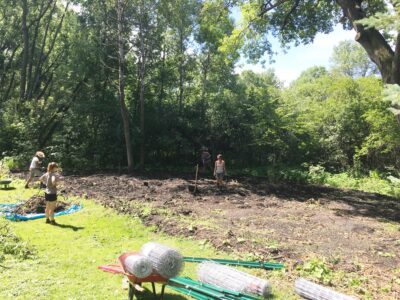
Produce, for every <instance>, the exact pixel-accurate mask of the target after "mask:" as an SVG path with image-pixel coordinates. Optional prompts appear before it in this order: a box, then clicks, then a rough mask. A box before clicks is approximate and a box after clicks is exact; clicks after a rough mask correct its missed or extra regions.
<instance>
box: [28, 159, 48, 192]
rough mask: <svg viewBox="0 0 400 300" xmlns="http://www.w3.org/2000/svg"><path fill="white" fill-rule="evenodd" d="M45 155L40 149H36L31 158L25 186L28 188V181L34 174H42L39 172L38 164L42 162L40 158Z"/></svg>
mask: <svg viewBox="0 0 400 300" xmlns="http://www.w3.org/2000/svg"><path fill="white" fill-rule="evenodd" d="M44 157H45V155H44V153H43V152H42V151H37V152H36V153H35V156H34V157H33V158H32V161H31V164H30V166H29V175H28V178H27V180H26V184H25V188H26V189H27V188H29V183H30V182H31V181H32V180H33V178H35V177H36V176H40V175H42V174H41V172H40V165H41V164H42V159H43V158H44Z"/></svg>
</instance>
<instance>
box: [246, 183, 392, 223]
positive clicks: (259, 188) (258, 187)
mask: <svg viewBox="0 0 400 300" xmlns="http://www.w3.org/2000/svg"><path fill="white" fill-rule="evenodd" d="M240 183H241V184H242V186H243V188H244V189H245V190H246V189H247V190H249V191H250V192H252V193H254V194H256V195H259V196H270V195H274V196H276V197H277V198H280V199H281V200H286V201H299V202H306V201H309V200H310V199H313V200H316V201H319V202H320V204H322V205H323V204H327V203H329V202H331V201H335V202H338V203H343V204H345V205H347V207H346V206H343V208H337V209H335V210H336V213H337V214H338V215H350V216H363V217H371V218H376V219H383V220H386V221H394V222H400V200H399V199H397V198H395V197H391V196H386V195H381V194H377V193H367V192H362V191H358V190H351V189H338V188H334V187H325V186H318V185H299V184H282V183H280V184H272V183H267V182H266V181H264V183H262V184H261V183H257V182H254V180H251V179H250V180H249V179H244V180H241V182H240Z"/></svg>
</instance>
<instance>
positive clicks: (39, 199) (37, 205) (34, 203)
mask: <svg viewBox="0 0 400 300" xmlns="http://www.w3.org/2000/svg"><path fill="white" fill-rule="evenodd" d="M70 206H71V204H70V203H66V202H63V201H57V205H56V209H55V212H59V211H63V210H66V209H67V208H68V207H70ZM45 209H46V200H44V196H38V195H36V196H33V197H31V198H29V199H28V200H27V201H25V202H24V203H22V204H20V205H19V206H17V208H16V209H15V210H14V213H16V214H19V215H27V214H40V213H44V211H45Z"/></svg>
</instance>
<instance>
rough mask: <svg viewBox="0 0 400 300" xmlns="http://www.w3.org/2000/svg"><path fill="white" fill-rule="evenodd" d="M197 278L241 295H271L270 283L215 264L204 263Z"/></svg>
mask: <svg viewBox="0 0 400 300" xmlns="http://www.w3.org/2000/svg"><path fill="white" fill-rule="evenodd" d="M197 276H198V278H199V280H200V281H201V282H203V283H208V284H212V285H215V286H218V287H220V288H223V289H227V290H232V291H236V292H240V293H247V294H256V295H260V296H262V297H264V298H267V297H268V296H269V295H270V294H271V286H270V284H269V282H268V281H266V280H263V279H260V278H258V277H256V276H253V275H250V274H248V273H245V272H241V271H239V270H236V269H234V268H231V267H227V266H223V265H220V264H217V263H214V262H209V261H205V262H202V263H201V264H200V265H199V266H198V268H197Z"/></svg>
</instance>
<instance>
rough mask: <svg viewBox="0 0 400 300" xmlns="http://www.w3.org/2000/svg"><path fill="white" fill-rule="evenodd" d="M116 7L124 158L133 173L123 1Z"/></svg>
mask: <svg viewBox="0 0 400 300" xmlns="http://www.w3.org/2000/svg"><path fill="white" fill-rule="evenodd" d="M117 1H118V2H117V3H118V7H117V13H118V62H119V64H118V97H119V103H120V106H121V116H122V122H123V125H124V135H125V145H126V158H127V161H128V172H129V173H131V172H132V171H133V155H132V145H131V136H130V130H129V114H128V109H127V107H126V103H125V74H124V72H125V51H124V38H123V32H124V30H123V26H124V8H123V0H117Z"/></svg>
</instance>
